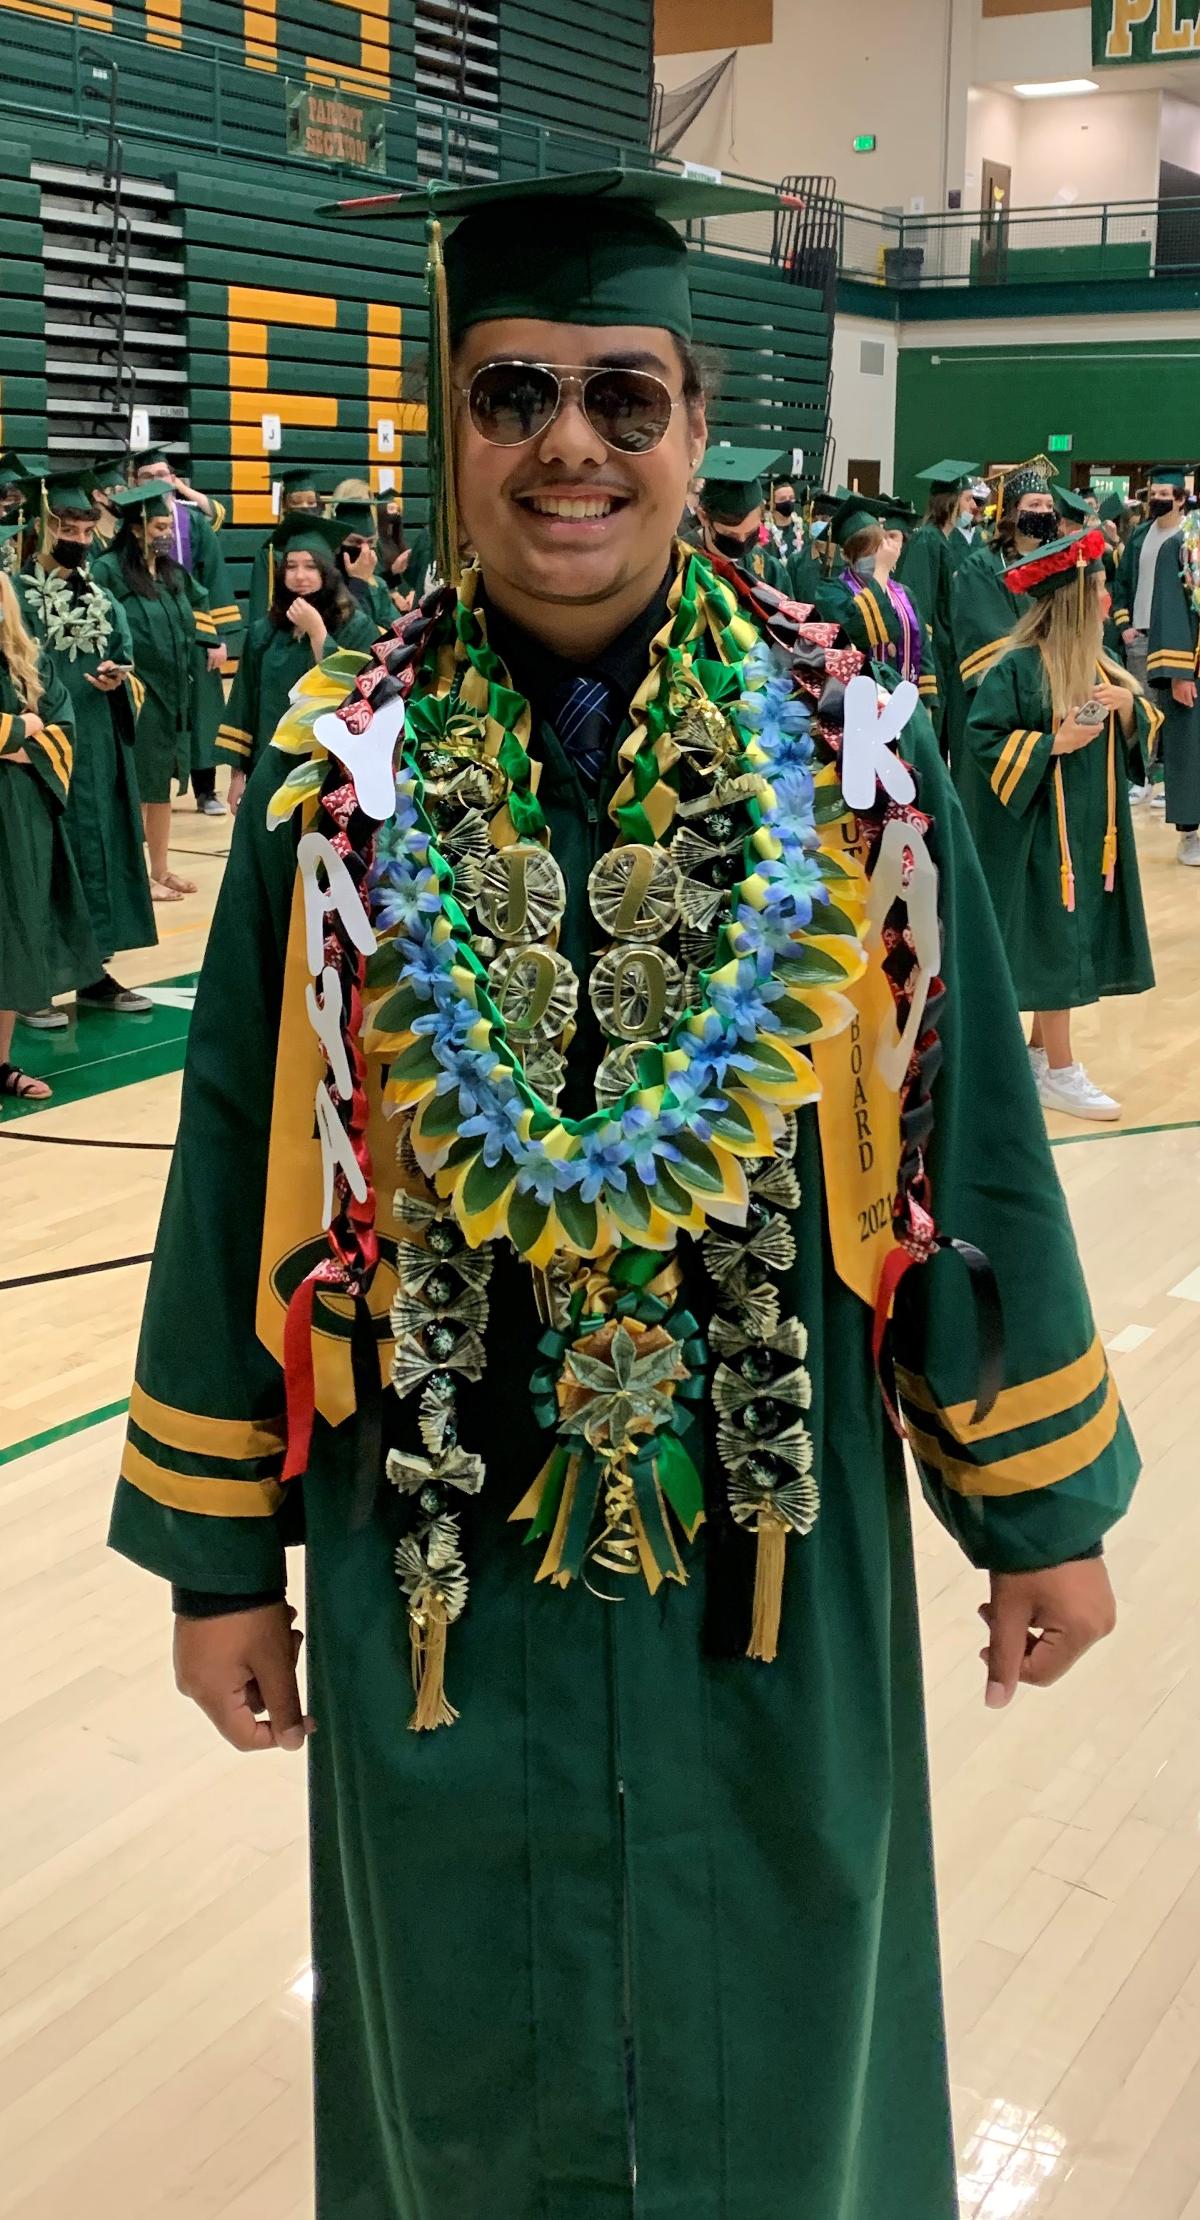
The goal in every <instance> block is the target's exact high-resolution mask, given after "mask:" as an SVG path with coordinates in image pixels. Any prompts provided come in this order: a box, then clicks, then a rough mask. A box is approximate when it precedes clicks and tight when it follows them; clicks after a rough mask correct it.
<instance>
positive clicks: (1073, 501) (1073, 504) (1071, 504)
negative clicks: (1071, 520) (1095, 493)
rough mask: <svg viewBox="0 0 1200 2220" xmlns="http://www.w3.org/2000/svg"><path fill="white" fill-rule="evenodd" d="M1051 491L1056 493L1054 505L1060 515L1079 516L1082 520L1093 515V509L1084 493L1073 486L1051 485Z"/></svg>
mask: <svg viewBox="0 0 1200 2220" xmlns="http://www.w3.org/2000/svg"><path fill="white" fill-rule="evenodd" d="M1050 491H1051V493H1052V494H1053V495H1054V505H1055V507H1056V509H1057V510H1058V513H1059V515H1060V516H1073V517H1078V518H1079V519H1080V520H1081V521H1082V519H1083V518H1084V517H1085V516H1090V515H1091V513H1092V512H1091V509H1090V507H1089V505H1088V503H1087V502H1086V501H1085V500H1084V498H1083V495H1082V494H1081V493H1076V492H1075V491H1074V489H1073V487H1071V486H1051V488H1050Z"/></svg>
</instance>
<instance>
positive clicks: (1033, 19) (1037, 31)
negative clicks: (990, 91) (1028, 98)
mask: <svg viewBox="0 0 1200 2220" xmlns="http://www.w3.org/2000/svg"><path fill="white" fill-rule="evenodd" d="M1092 74H1093V71H1092V19H1091V15H1090V12H1089V10H1088V9H1087V8H1069V9H1066V8H1053V9H1051V10H1050V12H1049V13H1048V14H1046V15H1040V14H1039V15H989V16H984V15H981V14H980V13H979V10H978V7H977V8H976V22H975V39H974V58H973V62H972V66H971V76H972V79H973V81H974V82H975V83H976V84H977V85H984V84H1001V85H1023V84H1029V83H1030V82H1032V81H1035V80H1037V79H1045V80H1046V81H1047V82H1049V81H1050V80H1051V79H1053V78H1062V77H1091V76H1092Z"/></svg>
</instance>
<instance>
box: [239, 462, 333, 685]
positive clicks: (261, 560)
mask: <svg viewBox="0 0 1200 2220" xmlns="http://www.w3.org/2000/svg"><path fill="white" fill-rule="evenodd" d="M279 488H280V492H279V521H280V523H282V522H283V521H284V519H285V518H286V517H289V516H299V515H303V516H315V515H317V513H318V512H319V510H320V506H321V496H320V492H319V490H318V487H317V479H316V472H315V471H313V470H310V469H309V467H308V465H307V464H306V463H292V464H289V466H288V468H287V469H286V470H281V471H280V472H279ZM277 530H278V526H276V527H275V528H274V530H272V531H270V532H268V534H267V536H266V539H265V540H264V541H263V543H262V546H261V547H260V548H259V549H258V552H257V554H256V555H255V557H254V561H253V564H252V565H251V569H250V597H249V601H248V604H247V610H246V628H247V631H249V630H250V628H251V627H252V626H253V625H256V624H257V623H258V621H259V619H260V617H265V616H266V614H267V611H268V609H269V608H270V606H271V602H272V599H273V596H274V592H275V532H276V531H277ZM223 721H224V720H223Z"/></svg>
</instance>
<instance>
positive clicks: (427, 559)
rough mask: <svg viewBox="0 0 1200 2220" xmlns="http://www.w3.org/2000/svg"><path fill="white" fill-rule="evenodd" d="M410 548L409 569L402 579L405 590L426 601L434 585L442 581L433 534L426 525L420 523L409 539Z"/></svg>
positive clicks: (419, 599) (438, 584)
mask: <svg viewBox="0 0 1200 2220" xmlns="http://www.w3.org/2000/svg"><path fill="white" fill-rule="evenodd" d="M409 549H410V552H409V558H408V569H407V570H406V571H405V573H404V578H403V581H402V583H403V585H404V590H405V592H406V593H412V594H415V595H416V597H417V600H418V601H424V599H425V596H426V594H428V593H432V592H433V589H434V587H435V586H440V585H441V582H442V581H441V577H440V574H439V572H438V567H437V557H436V555H435V553H434V547H433V534H432V533H431V532H428V531H427V530H426V529H425V526H424V525H418V527H417V530H416V531H415V532H414V533H413V536H412V539H411V540H410V541H409Z"/></svg>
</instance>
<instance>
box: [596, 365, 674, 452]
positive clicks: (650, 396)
mask: <svg viewBox="0 0 1200 2220" xmlns="http://www.w3.org/2000/svg"><path fill="white" fill-rule="evenodd" d="M584 408H585V410H586V413H587V419H588V422H589V423H590V424H591V425H592V426H593V428H594V430H596V431H597V432H599V434H600V437H601V439H602V440H604V441H605V443H606V445H608V446H609V447H613V448H615V449H616V450H617V453H618V454H621V455H639V454H646V453H648V452H649V451H650V449H651V448H654V447H657V446H659V445H660V444H661V442H662V439H663V437H664V435H665V433H666V430H667V426H668V425H669V423H670V421H671V396H670V394H669V393H668V391H667V388H666V386H665V385H663V384H662V383H661V382H660V380H659V379H658V378H652V377H650V376H649V374H648V373H647V372H646V371H644V370H594V371H593V372H592V374H591V376H590V377H589V378H588V381H587V386H586V389H585V398H584Z"/></svg>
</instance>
